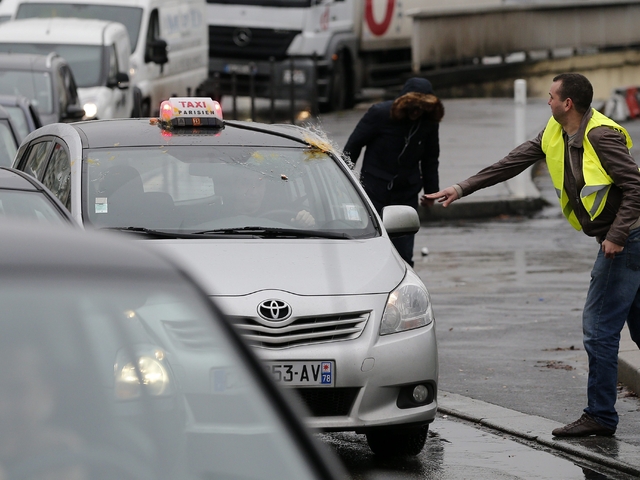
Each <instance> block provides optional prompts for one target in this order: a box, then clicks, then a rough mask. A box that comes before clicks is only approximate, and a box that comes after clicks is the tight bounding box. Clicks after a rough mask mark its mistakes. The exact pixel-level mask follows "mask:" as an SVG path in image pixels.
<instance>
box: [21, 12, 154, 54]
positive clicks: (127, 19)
mask: <svg viewBox="0 0 640 480" xmlns="http://www.w3.org/2000/svg"><path fill="white" fill-rule="evenodd" d="M34 17H35V18H49V17H71V18H95V19H98V20H110V21H112V22H119V23H122V24H123V25H124V26H125V27H127V32H129V40H130V41H131V51H132V52H133V51H134V50H135V49H136V44H137V43H138V35H139V34H140V24H141V21H142V8H139V7H125V6H113V5H86V4H81V3H22V4H20V6H19V7H18V12H17V13H16V18H34Z"/></svg>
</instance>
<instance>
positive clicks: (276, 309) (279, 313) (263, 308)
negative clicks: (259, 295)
mask: <svg viewBox="0 0 640 480" xmlns="http://www.w3.org/2000/svg"><path fill="white" fill-rule="evenodd" d="M258 315H260V316H261V317H262V318H264V319H265V320H270V321H272V322H273V321H282V320H286V319H287V318H289V317H290V316H291V306H290V305H289V304H288V303H287V302H283V301H282V300H265V301H263V302H260V305H258Z"/></svg>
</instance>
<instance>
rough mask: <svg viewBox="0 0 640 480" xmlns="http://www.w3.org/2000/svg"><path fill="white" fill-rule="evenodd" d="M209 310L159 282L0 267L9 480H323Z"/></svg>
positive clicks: (1, 411) (0, 400)
mask: <svg viewBox="0 0 640 480" xmlns="http://www.w3.org/2000/svg"><path fill="white" fill-rule="evenodd" d="M43 248H46V239H45V238H43ZM96 254H97V255H99V252H96ZM176 277H178V275H176ZM171 278H172V279H173V277H171ZM180 278H181V277H180ZM35 297H37V301H34V298H35ZM205 302H206V299H204V298H203V297H201V296H199V295H197V294H196V293H195V292H194V290H192V289H191V288H187V286H186V285H185V286H183V285H182V283H178V282H176V281H175V279H174V281H173V282H169V281H166V282H165V281H163V276H162V275H157V274H156V275H154V277H153V278H151V277H150V276H146V275H145V276H143V275H140V274H137V275H134V276H133V277H132V276H131V275H126V276H125V275H117V276H116V275H114V272H113V271H112V272H109V271H102V272H100V271H98V272H94V273H92V274H90V275H87V276H83V275H79V274H77V272H72V271H70V272H59V273H58V272H56V273H55V275H53V274H52V275H51V276H43V275H38V276H37V278H36V276H35V275H29V276H26V275H24V276H21V275H19V273H17V272H14V271H12V273H11V275H3V274H2V273H1V272H0V306H1V307H2V316H1V318H0V361H2V366H3V368H2V369H0V426H1V427H2V428H0V439H2V441H3V444H4V445H7V444H10V445H11V446H12V448H10V449H4V450H3V455H2V458H1V459H0V468H2V470H3V472H4V471H7V470H8V472H9V474H8V475H9V476H8V478H44V476H43V475H42V472H43V471H44V472H46V473H47V475H46V478H136V479H141V480H142V479H152V478H153V479H167V480H168V479H177V478H180V479H188V478H194V479H195V478H221V479H223V478H228V479H230V478H238V479H239V478H242V479H245V480H253V479H255V480H258V479H267V480H268V479H272V480H280V479H285V478H291V479H294V478H295V479H299V480H306V479H312V478H317V477H315V476H314V473H313V472H312V470H311V469H310V467H309V465H308V464H307V463H305V462H306V461H305V457H304V456H303V454H302V452H301V451H300V450H299V448H300V447H299V446H298V445H297V444H296V443H295V442H294V440H293V439H294V438H295V437H294V436H293V435H292V433H291V432H290V431H289V430H288V429H287V427H286V424H285V423H284V422H283V421H282V419H281V418H280V417H279V413H278V410H277V407H276V406H275V405H274V404H273V403H272V402H273V400H272V399H271V397H270V396H269V395H268V394H267V393H266V392H268V391H266V390H264V388H263V386H262V385H261V384H260V383H259V382H258V380H257V378H256V376H255V370H254V368H259V367H257V366H256V364H252V363H248V362H247V359H246V357H245V355H244V354H241V352H240V351H239V350H238V347H237V344H236V343H235V342H234V341H232V340H231V339H230V336H229V335H230V332H229V331H228V330H227V329H224V328H222V327H221V322H222V319H220V318H218V317H216V316H215V315H214V314H213V312H212V310H211V309H210V308H209V307H208V306H207V304H206V303H205ZM9 442H10V443H9ZM39 469H41V470H39ZM106 472H108V473H110V474H107V475H105V473H106Z"/></svg>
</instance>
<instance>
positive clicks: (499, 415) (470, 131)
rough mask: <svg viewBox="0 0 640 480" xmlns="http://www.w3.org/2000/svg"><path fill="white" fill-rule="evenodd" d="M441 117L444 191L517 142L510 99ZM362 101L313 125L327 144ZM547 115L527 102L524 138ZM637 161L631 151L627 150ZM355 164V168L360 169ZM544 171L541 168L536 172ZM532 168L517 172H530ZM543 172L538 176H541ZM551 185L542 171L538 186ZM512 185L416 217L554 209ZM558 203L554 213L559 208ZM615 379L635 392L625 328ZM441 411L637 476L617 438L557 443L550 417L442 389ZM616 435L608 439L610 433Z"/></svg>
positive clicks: (354, 118)
mask: <svg viewBox="0 0 640 480" xmlns="http://www.w3.org/2000/svg"><path fill="white" fill-rule="evenodd" d="M443 103H444V106H445V116H444V118H443V120H442V122H441V126H440V149H441V154H440V168H439V173H440V187H441V188H444V187H447V186H449V185H452V184H454V183H457V182H458V181H461V180H464V179H465V178H467V177H469V176H471V175H473V174H475V173H477V172H478V171H479V170H481V169H482V168H484V167H486V166H488V165H490V164H492V163H494V162H496V161H498V160H500V159H501V158H503V157H504V156H505V155H506V154H507V153H508V152H509V151H510V150H511V149H512V148H513V147H514V146H516V131H515V128H516V127H515V123H516V121H515V108H514V102H513V100H512V99H506V98H505V99H454V100H444V102H443ZM368 107H369V104H360V105H358V106H357V107H356V108H355V109H354V110H350V111H345V112H337V113H333V114H327V115H323V116H321V117H320V119H319V127H320V128H321V129H322V130H323V131H324V132H326V133H327V135H328V136H329V138H330V139H331V141H332V142H333V143H334V144H336V146H338V147H339V148H342V147H343V146H344V145H345V143H346V141H347V139H348V137H349V135H350V134H351V132H352V131H353V128H354V127H355V125H356V123H357V122H358V120H359V119H360V118H361V117H362V115H363V114H364V113H365V112H366V110H367V108H368ZM549 116H550V110H549V106H548V105H547V103H546V100H540V99H536V100H530V101H529V102H528V104H527V106H526V111H525V138H526V139H530V138H533V137H535V136H536V135H537V134H538V133H539V132H540V131H541V130H542V129H543V128H544V127H545V125H546V123H547V121H548V119H549ZM624 126H625V127H626V128H627V129H628V130H629V133H630V135H631V137H632V138H633V139H635V140H636V142H638V147H636V149H634V150H636V151H637V152H640V122H638V121H631V122H626V123H625V125H624ZM632 153H634V154H635V155H636V158H638V155H640V154H638V153H636V152H634V151H633V150H632ZM359 167H360V163H358V164H357V167H356V169H359ZM543 170H546V169H545V168H541V169H540V171H541V172H542V171H543ZM531 173H532V172H531V171H530V170H529V171H527V172H524V174H528V175H529V176H531ZM542 174H543V173H541V175H542ZM545 182H546V184H548V185H551V183H550V179H548V177H547V174H546V172H544V177H542V176H541V177H540V182H536V183H538V184H542V185H544V184H545ZM513 190H514V188H513V185H510V184H507V183H502V184H499V185H495V186H493V187H490V188H486V189H483V190H480V191H478V192H476V193H474V194H473V195H471V196H469V197H465V198H462V199H460V200H459V201H457V202H455V203H454V204H452V205H450V206H449V207H447V208H446V209H445V208H442V207H441V206H440V205H435V206H434V207H433V208H432V209H431V210H430V211H426V209H423V210H422V212H421V220H422V221H423V222H430V221H446V220H459V219H474V218H475V219H479V218H488V217H496V216H499V215H513V214H517V215H523V214H524V215H527V214H529V215H531V214H534V213H536V212H538V211H540V210H541V209H542V208H544V207H545V206H549V208H555V207H556V206H557V201H556V199H555V198H554V196H553V191H552V188H548V189H545V188H542V189H541V190H539V192H540V195H538V196H532V197H524V198H523V197H521V196H518V195H515V194H514V192H513ZM557 208H558V212H557V213H558V215H560V210H559V207H557ZM618 377H619V380H620V381H621V382H622V383H624V384H625V385H626V386H627V387H629V388H630V389H631V390H633V391H634V392H636V393H639V394H640V351H639V350H638V348H637V346H636V345H635V343H634V342H633V341H631V339H630V337H629V333H628V331H627V329H626V328H625V330H624V331H623V337H622V341H621V345H620V353H619V368H618ZM438 400H439V410H440V412H441V413H445V414H449V415H453V416H458V417H461V418H465V419H467V420H471V421H474V422H477V423H481V424H483V425H486V426H490V427H492V428H496V429H498V430H501V431H504V432H507V433H509V434H512V435H515V436H519V437H522V438H525V439H528V440H535V441H536V442H538V443H540V444H541V445H544V446H547V447H551V448H554V449H557V450H561V451H565V452H567V453H571V454H573V455H577V456H580V457H583V458H586V459H589V460H592V461H595V462H598V463H601V464H604V465H608V466H610V467H612V468H615V469H618V470H620V471H623V472H626V473H630V474H632V475H638V476H640V457H639V456H638V449H637V447H635V446H633V445H628V444H625V443H624V442H621V441H614V442H613V443H612V444H611V445H612V446H611V447H604V448H603V446H602V444H601V442H593V441H592V440H593V439H591V440H589V439H574V440H568V441H567V440H562V441H556V440H554V438H553V437H552V436H551V433H550V432H551V430H552V429H553V428H555V427H557V426H560V424H557V422H554V421H551V420H548V419H544V418H540V417H535V416H531V415H525V414H522V413H519V412H515V411H511V410H508V409H505V408H502V407H499V406H496V405H492V404H488V403H484V402H481V401H477V400H474V399H471V398H468V397H463V396H461V395H457V394H450V393H447V392H442V391H441V392H439V399H438ZM614 438H615V437H614Z"/></svg>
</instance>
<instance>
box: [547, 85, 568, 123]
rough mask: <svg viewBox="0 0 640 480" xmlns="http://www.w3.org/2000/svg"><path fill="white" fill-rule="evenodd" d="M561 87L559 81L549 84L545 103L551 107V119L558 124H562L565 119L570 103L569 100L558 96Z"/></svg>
mask: <svg viewBox="0 0 640 480" xmlns="http://www.w3.org/2000/svg"><path fill="white" fill-rule="evenodd" d="M561 86H562V82H561V81H557V82H553V83H552V84H551V88H550V89H549V101H548V102H547V104H548V105H549V106H550V107H551V115H553V118H555V119H556V121H557V122H558V123H560V124H562V123H563V121H564V119H565V118H566V116H567V112H568V111H569V106H570V102H571V100H569V99H568V98H565V99H562V98H561V96H560V94H559V90H560V87H561Z"/></svg>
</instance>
